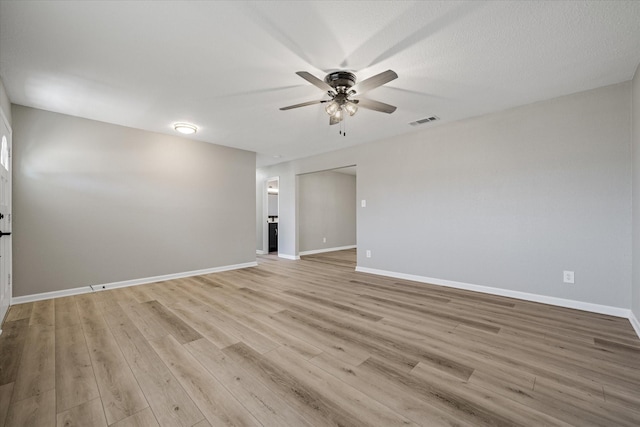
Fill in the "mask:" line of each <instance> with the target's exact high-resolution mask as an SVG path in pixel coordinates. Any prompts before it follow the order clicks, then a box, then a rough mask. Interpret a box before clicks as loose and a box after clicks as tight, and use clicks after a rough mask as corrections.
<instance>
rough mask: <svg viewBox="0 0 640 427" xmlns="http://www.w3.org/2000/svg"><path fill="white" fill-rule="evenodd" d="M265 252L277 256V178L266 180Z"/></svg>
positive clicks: (278, 210)
mask: <svg viewBox="0 0 640 427" xmlns="http://www.w3.org/2000/svg"><path fill="white" fill-rule="evenodd" d="M266 187H267V203H266V205H267V218H266V219H267V250H266V252H267V253H269V254H272V253H273V254H276V255H277V254H278V223H279V218H278V217H279V212H280V206H279V191H280V179H279V178H278V177H275V178H269V179H268V180H267V185H266Z"/></svg>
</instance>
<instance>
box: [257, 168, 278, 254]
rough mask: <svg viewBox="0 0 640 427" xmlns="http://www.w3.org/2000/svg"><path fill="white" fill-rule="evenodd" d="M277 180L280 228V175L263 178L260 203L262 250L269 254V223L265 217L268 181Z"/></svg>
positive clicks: (267, 214) (267, 205)
mask: <svg viewBox="0 0 640 427" xmlns="http://www.w3.org/2000/svg"><path fill="white" fill-rule="evenodd" d="M271 181H278V229H279V228H280V176H279V175H278V176H273V177H270V178H267V179H265V180H264V189H263V193H262V194H263V197H264V203H263V204H262V219H261V220H262V221H263V223H262V224H263V226H262V252H263V253H264V254H269V225H264V224H268V223H267V222H266V221H267V218H268V217H269V182H271ZM278 253H280V233H278Z"/></svg>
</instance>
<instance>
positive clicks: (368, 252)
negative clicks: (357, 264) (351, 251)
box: [366, 249, 371, 258]
mask: <svg viewBox="0 0 640 427" xmlns="http://www.w3.org/2000/svg"><path fill="white" fill-rule="evenodd" d="M366 255H367V258H371V251H370V250H369V249H367V252H366Z"/></svg>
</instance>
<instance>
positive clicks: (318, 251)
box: [299, 245, 357, 256]
mask: <svg viewBox="0 0 640 427" xmlns="http://www.w3.org/2000/svg"><path fill="white" fill-rule="evenodd" d="M355 248H357V246H356V245H349V246H338V247H337V248H324V249H313V250H311V251H302V252H300V253H299V255H300V256H303V255H313V254H321V253H324V252H335V251H344V250H347V249H355Z"/></svg>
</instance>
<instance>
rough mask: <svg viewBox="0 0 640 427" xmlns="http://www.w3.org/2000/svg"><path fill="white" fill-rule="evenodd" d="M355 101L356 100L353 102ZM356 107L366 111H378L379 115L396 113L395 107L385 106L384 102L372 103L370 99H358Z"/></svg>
mask: <svg viewBox="0 0 640 427" xmlns="http://www.w3.org/2000/svg"><path fill="white" fill-rule="evenodd" d="M354 101H356V100H354ZM357 101H358V107H362V108H366V109H367V110H373V111H380V112H381V113H387V114H391V113H393V112H394V111H396V108H397V107H395V106H393V105H389V104H385V103H384V102H380V101H374V100H372V99H358V100H357Z"/></svg>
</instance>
